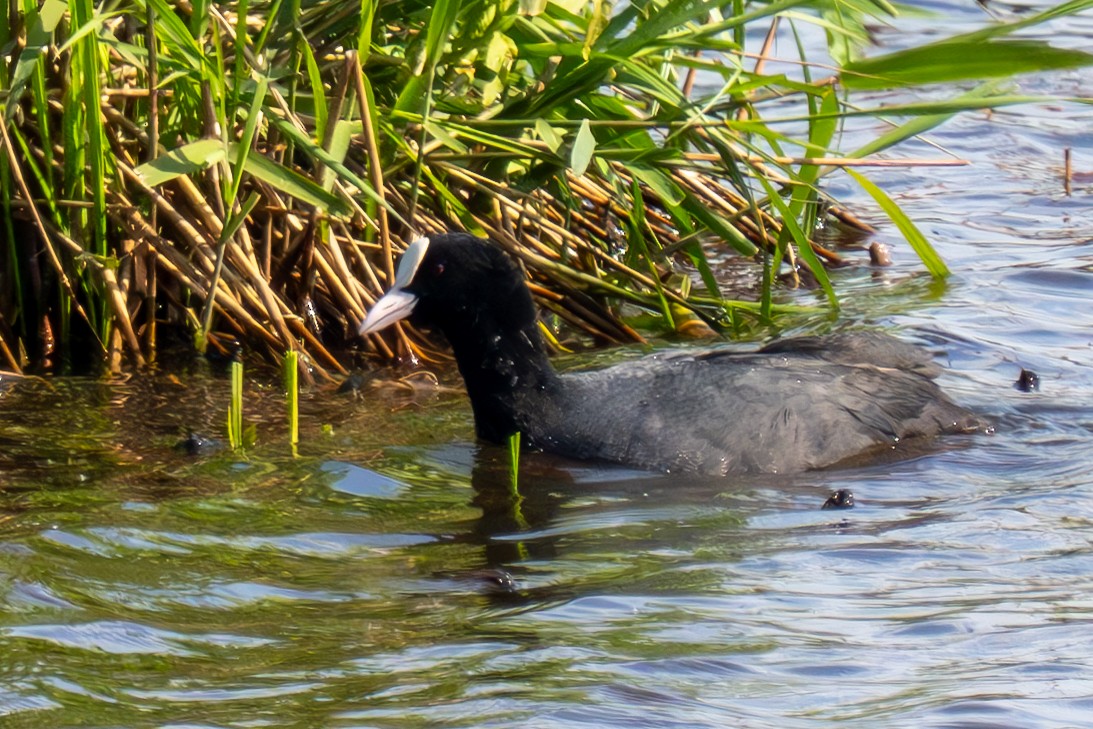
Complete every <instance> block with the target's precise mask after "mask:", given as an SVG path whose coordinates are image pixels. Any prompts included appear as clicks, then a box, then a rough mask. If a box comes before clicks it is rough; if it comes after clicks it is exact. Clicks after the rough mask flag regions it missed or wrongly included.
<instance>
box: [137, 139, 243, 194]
mask: <svg viewBox="0 0 1093 729" xmlns="http://www.w3.org/2000/svg"><path fill="white" fill-rule="evenodd" d="M226 156H227V151H226V150H225V149H224V143H223V142H221V141H220V140H219V139H199V140H198V141H196V142H190V143H189V144H184V145H182V146H181V147H176V148H175V149H172V150H171V151H170V152H168V153H166V154H162V155H160V156H159V157H156V158H155V159H154V160H152V161H151V162H145V163H144V164H142V165H140V166H139V167H137V169H136V172H137V174H138V175H140V177H141V179H142V180H144V182H145V184H147V185H148V186H149V187H155V186H156V185H162V184H164V183H165V182H170V181H171V180H173V179H175V178H176V177H180V176H182V175H191V174H193V173H195V172H200V171H201V170H204V169H206V168H207V167H210V166H211V165H214V164H216V163H218V162H220V161H222V160H223V159H225V157H226Z"/></svg>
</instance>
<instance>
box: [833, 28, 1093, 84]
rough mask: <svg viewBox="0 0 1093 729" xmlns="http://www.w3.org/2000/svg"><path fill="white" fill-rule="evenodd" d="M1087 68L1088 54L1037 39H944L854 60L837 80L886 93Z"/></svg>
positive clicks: (1090, 59) (1091, 59)
mask: <svg viewBox="0 0 1093 729" xmlns="http://www.w3.org/2000/svg"><path fill="white" fill-rule="evenodd" d="M1091 64H1093V54H1090V53H1086V52H1084V51H1077V50H1072V49H1069V48H1055V47H1053V46H1050V45H1048V44H1047V43H1044V42H1041V41H1033V40H1000V41H993V42H983V41H979V40H971V41H960V40H956V41H954V40H947V41H942V42H939V43H930V44H928V45H925V46H918V47H916V48H908V49H906V50H902V51H896V52H895V53H889V54H887V55H884V56H877V57H874V58H868V59H863V60H860V61H854V62H852V63H849V64H847V65H846V66H844V67H843V73H842V82H843V84H845V85H846V86H847V87H848V88H852V89H887V88H893V87H897V86H911V85H919V84H936V83H951V82H954V81H967V80H969V79H971V80H981V79H985V78H1000V77H1008V76H1014V75H1017V74H1021V73H1042V72H1044V71H1052V70H1060V69H1069V68H1079V67H1082V66H1088V65H1091Z"/></svg>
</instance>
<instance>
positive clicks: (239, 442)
mask: <svg viewBox="0 0 1093 729" xmlns="http://www.w3.org/2000/svg"><path fill="white" fill-rule="evenodd" d="M228 442H229V443H230V444H231V447H232V450H239V449H240V448H242V447H243V363H242V362H240V361H239V360H232V363H231V402H230V403H228Z"/></svg>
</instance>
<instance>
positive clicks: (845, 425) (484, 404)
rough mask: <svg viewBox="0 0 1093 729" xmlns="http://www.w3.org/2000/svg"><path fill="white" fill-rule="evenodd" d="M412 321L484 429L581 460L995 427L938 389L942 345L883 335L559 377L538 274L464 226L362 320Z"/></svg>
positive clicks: (660, 465) (755, 465)
mask: <svg viewBox="0 0 1093 729" xmlns="http://www.w3.org/2000/svg"><path fill="white" fill-rule="evenodd" d="M407 317H410V320H411V321H412V322H413V323H415V324H419V325H426V326H430V327H433V328H435V329H439V330H440V331H441V332H443V334H444V336H445V337H447V339H448V342H449V343H450V344H451V346H452V349H453V350H454V351H455V359H456V362H457V363H458V365H459V371H460V373H461V374H462V375H463V381H464V382H465V383H466V386H467V393H468V394H469V395H470V400H471V407H472V408H473V410H474V421H475V426H476V430H477V431H478V436H479V437H480V438H482V439H484V440H487V441H493V442H495V443H501V442H505V440H507V438H508V437H509V436H510V435H511V434H512V433H514V432H516V431H519V432H520V434H521V441H522V442H523V443H525V444H527V445H529V446H530V447H532V448H535V449H539V450H543V451H548V452H551V453H557V454H560V455H563V456H567V457H570V458H578V459H591V460H600V461H609V462H614V463H620V464H626V465H629V466H635V467H638V468H643V469H649V470H659V471H669V472H697V473H705V474H719V475H727V474H742V473H790V472H797V471H804V470H809V469H814V468H822V467H825V466H830V465H832V464H836V463H839V462H840V461H845V460H847V459H849V458H851V457H854V456H859V455H863V454H867V453H869V452H870V451H881V450H890V449H892V448H893V447H894V446H895V445H896V444H897V443H900V442H901V441H904V440H906V439H908V438H916V437H917V438H921V437H929V436H935V435H938V434H941V433H959V432H970V431H974V430H977V429H979V428H980V427H981V426H982V423H981V421H980V420H979V419H978V418H977V417H976V416H975V415H974V414H973V413H971V412H969V411H967V410H965V409H964V408H961V407H960V406H958V405H955V404H954V403H953V402H952V401H951V400H949V398H947V397H946V396H945V394H944V393H942V392H941V390H940V388H938V386H937V385H936V384H935V383H934V382H933V378H934V377H936V376H937V374H938V372H939V368H938V367H937V365H935V364H934V363H933V362H932V361H931V359H930V355H929V353H928V352H926V351H925V350H923V349H920V348H918V347H916V346H914V345H911V344H907V343H905V342H901V341H899V340H897V339H894V338H892V337H890V336H888V335H885V334H880V333H875V332H859V333H848V334H839V335H833V336H828V337H822V338H820V337H801V338H793V339H786V340H782V341H778V342H775V343H773V344H771V345H768V346H767V347H764V348H763V349H761V350H759V351H757V352H751V353H738V352H726V351H709V350H702V351H698V352H686V351H684V352H674V353H667V354H653V355H650V356H648V357H645V358H642V359H639V360H636V361H631V362H625V363H623V364H619V365H615V366H613V367H608V368H606V369H601V370H596V371H589V372H574V373H565V374H559V373H557V372H555V370H554V368H553V367H552V366H551V364H550V361H549V359H548V358H547V350H546V347H545V345H544V342H543V337H542V335H541V333H540V331H539V327H538V324H537V318H536V311H535V305H534V304H533V302H532V299H531V294H530V292H529V291H528V288H527V285H526V283H525V279H524V275H523V273H522V272H521V270H520V269H519V268H518V267H517V266H516V265H515V263H514V262H513V261H512V259H510V258H509V256H508V255H507V254H506V253H505V252H504V251H502V250H501V249H499V248H498V247H496V246H494V245H492V244H490V243H489V242H487V241H485V240H482V239H479V238H475V237H473V236H471V235H468V234H466V233H447V234H443V235H436V234H434V235H430V236H428V237H424V238H418V239H417V240H415V241H414V242H413V243H412V244H411V245H410V246H409V248H407V250H406V253H405V254H403V256H402V259H401V260H400V261H399V266H398V273H397V275H396V278H395V284H394V286H393V287H392V288H391V290H390V291H389V292H388V293H387V294H386V295H385V296H383V298H381V299H380V300H379V301H377V302H376V305H375V306H374V307H373V308H372V310H371V311H370V312H369V313H368V316H367V317H366V318H365V320H364V322H363V323H362V324H361V326H360V332H361V334H370V333H373V332H376V331H379V330H380V329H383V328H384V327H386V326H389V325H391V324H393V323H395V322H396V321H399V320H401V319H404V318H407Z"/></svg>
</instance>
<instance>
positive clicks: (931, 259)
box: [846, 168, 949, 279]
mask: <svg viewBox="0 0 1093 729" xmlns="http://www.w3.org/2000/svg"><path fill="white" fill-rule="evenodd" d="M846 173H847V174H848V175H850V176H851V177H853V178H854V179H855V180H856V181H857V183H858V184H859V185H861V187H862V189H863V190H865V191H866V192H868V193H869V194H870V195H871V196H872V197H873V199H874V200H876V201H877V204H878V205H879V206H880V208H881V210H883V211H884V212H885V214H886V215H888V217H889V218H890V219H891V220H892V222H893V223H895V224H896V227H897V228H899V231H900V233H902V234H903V237H904V238H905V239H906V240H907V242H908V243H910V244H911V248H913V249H914V251H915V253H917V254H918V257H919V258H920V259H921V260H922V263H923V264H924V265H925V266H926V270H928V271H929V272H930V275H931V276H933V277H934V278H936V279H943V278H946V277H948V275H949V268H948V267H947V266H946V265H945V262H944V261H942V260H941V256H939V255H938V254H937V251H935V250H934V247H933V246H931V245H930V242H929V241H928V240H926V236H924V235H922V233H921V232H920V231H919V229H918V228H917V227H915V224H914V223H912V222H911V219H910V218H908V217H907V215H906V214H905V213H904V212H903V211H902V210H900V208H899V205H897V204H896V203H895V201H893V200H892V198H890V197H888V195H887V193H885V192H884V190H882V189H880V188H879V187H877V186H876V185H875V184H873V182H872V181H871V180H869V179H868V178H866V177H865V176H864V175H862V174H860V173H858V172H855V171H854V170H852V169H849V168H847V170H846Z"/></svg>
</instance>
